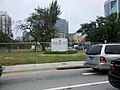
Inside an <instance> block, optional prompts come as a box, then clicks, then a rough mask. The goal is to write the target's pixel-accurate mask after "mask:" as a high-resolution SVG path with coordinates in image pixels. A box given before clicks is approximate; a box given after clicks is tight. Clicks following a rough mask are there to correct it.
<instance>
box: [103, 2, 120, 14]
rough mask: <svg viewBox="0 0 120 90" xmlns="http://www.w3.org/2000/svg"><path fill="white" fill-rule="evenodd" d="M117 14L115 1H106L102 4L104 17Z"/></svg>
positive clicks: (119, 9)
mask: <svg viewBox="0 0 120 90" xmlns="http://www.w3.org/2000/svg"><path fill="white" fill-rule="evenodd" d="M118 11H119V12H120V0H118ZM115 12H117V0H107V1H106V2H105V3H104V13H105V16H109V15H110V14H112V13H115Z"/></svg>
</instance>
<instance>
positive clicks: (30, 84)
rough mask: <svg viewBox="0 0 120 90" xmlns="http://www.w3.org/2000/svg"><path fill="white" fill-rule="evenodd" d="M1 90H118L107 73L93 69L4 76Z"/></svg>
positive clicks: (0, 85)
mask: <svg viewBox="0 0 120 90" xmlns="http://www.w3.org/2000/svg"><path fill="white" fill-rule="evenodd" d="M0 90H118V89H116V88H114V87H112V86H111V85H110V84H109V82H108V78H107V73H101V72H93V71H92V69H76V70H59V71H56V70H48V71H32V72H21V73H10V74H4V75H3V76H2V77H1V78H0Z"/></svg>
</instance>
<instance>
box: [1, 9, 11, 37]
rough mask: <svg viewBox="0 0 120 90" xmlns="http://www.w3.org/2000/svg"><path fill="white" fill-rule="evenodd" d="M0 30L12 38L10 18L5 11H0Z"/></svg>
mask: <svg viewBox="0 0 120 90" xmlns="http://www.w3.org/2000/svg"><path fill="white" fill-rule="evenodd" d="M0 30H1V31H2V32H3V33H5V34H8V35H9V36H12V28H11V17H10V16H9V15H8V14H7V12H5V11H0Z"/></svg>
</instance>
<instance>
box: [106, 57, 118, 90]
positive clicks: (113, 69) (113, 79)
mask: <svg viewBox="0 0 120 90" xmlns="http://www.w3.org/2000/svg"><path fill="white" fill-rule="evenodd" d="M108 80H109V82H110V84H111V85H112V86H114V87H116V88H119V89H120V58H119V59H117V60H113V61H111V64H110V71H109V74H108Z"/></svg>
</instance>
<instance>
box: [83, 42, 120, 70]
mask: <svg viewBox="0 0 120 90" xmlns="http://www.w3.org/2000/svg"><path fill="white" fill-rule="evenodd" d="M118 58H120V44H97V45H92V46H91V47H90V48H89V49H88V50H87V51H86V59H85V63H84V65H85V66H87V67H91V68H93V69H94V70H109V69H110V67H109V64H110V62H111V60H115V59H118Z"/></svg>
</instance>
